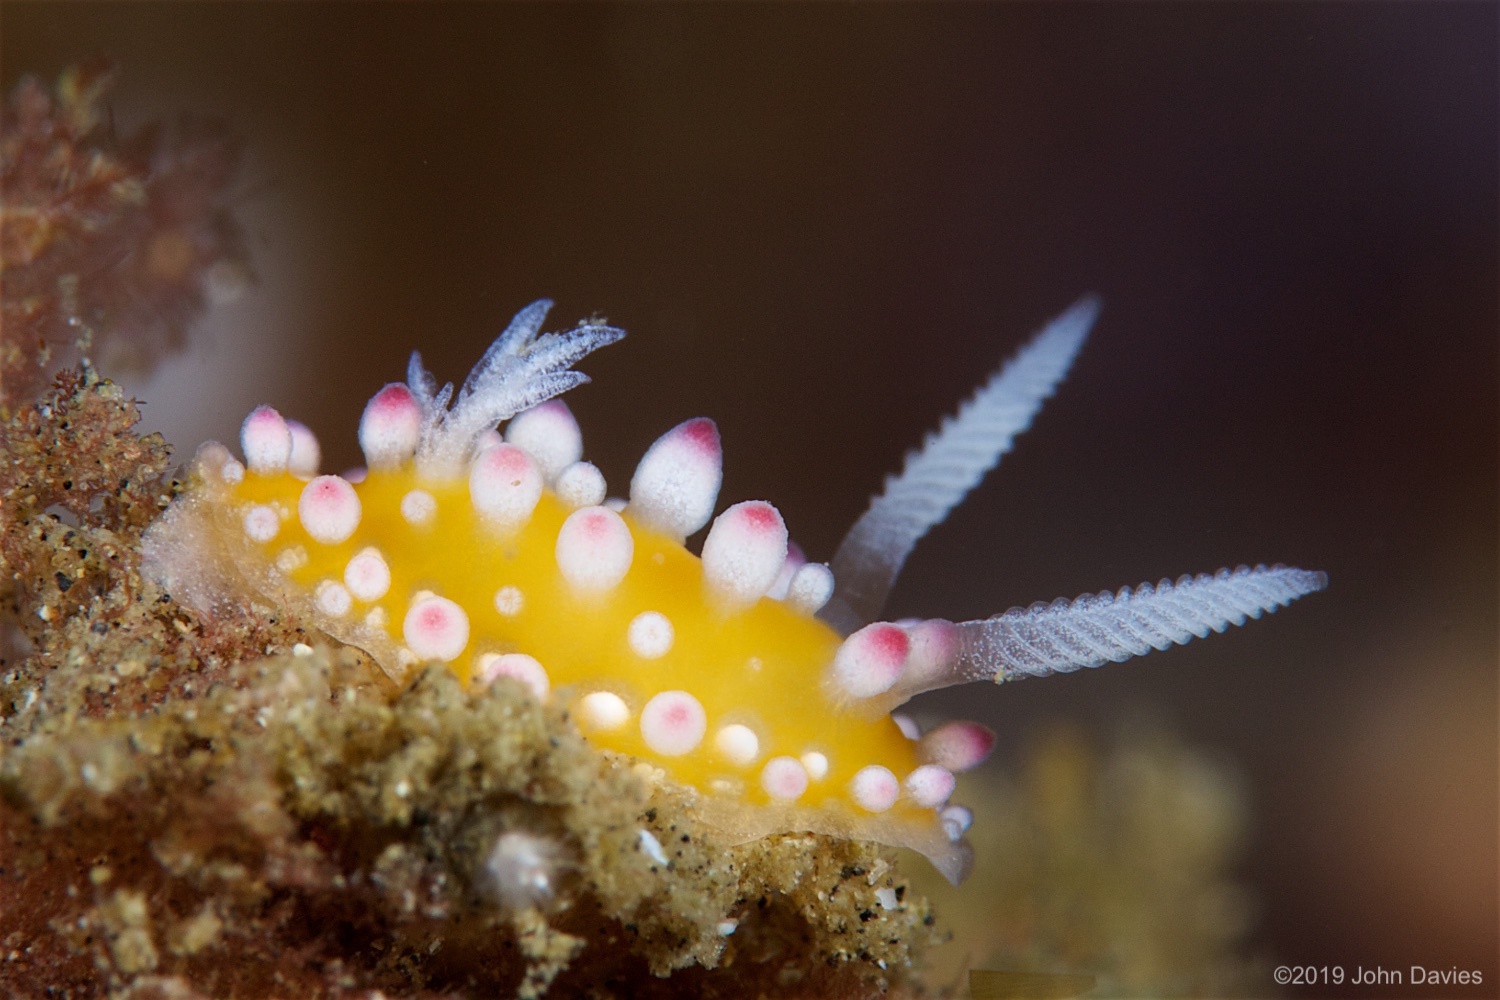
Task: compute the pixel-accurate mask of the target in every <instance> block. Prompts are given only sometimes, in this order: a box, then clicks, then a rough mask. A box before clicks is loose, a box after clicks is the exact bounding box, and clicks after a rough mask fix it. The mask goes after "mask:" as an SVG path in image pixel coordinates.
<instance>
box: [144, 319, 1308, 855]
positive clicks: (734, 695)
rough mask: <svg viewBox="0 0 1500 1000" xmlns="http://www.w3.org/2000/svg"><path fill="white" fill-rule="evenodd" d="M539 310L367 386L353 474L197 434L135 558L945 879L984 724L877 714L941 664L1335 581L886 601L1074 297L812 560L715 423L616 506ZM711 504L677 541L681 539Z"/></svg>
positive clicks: (279, 445) (588, 341)
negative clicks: (492, 692)
mask: <svg viewBox="0 0 1500 1000" xmlns="http://www.w3.org/2000/svg"><path fill="white" fill-rule="evenodd" d="M550 305H551V303H550V302H547V301H540V302H536V303H533V304H532V305H531V306H528V307H527V308H526V309H524V310H522V311H521V312H520V313H519V314H518V315H517V316H516V318H515V319H514V320H513V321H512V322H511V324H510V326H509V327H508V328H507V329H506V330H505V332H504V333H502V334H501V335H500V337H499V338H498V339H497V340H496V341H495V343H494V344H493V345H492V346H491V347H490V348H489V350H488V351H487V352H486V354H485V355H484V357H483V358H482V359H481V360H480V362H479V364H478V365H477V366H476V367H475V368H474V370H473V372H472V373H471V374H470V375H469V378H468V380H467V381H466V382H465V383H464V385H463V387H462V389H460V390H459V392H458V394H457V396H456V398H455V397H454V394H453V387H452V385H445V386H444V387H443V388H442V389H438V388H437V386H436V382H435V380H434V379H433V377H432V375H431V374H430V373H429V372H427V371H426V369H425V368H423V366H422V363H421V358H420V356H419V355H416V354H413V356H412V360H411V364H410V366H409V370H408V374H407V380H406V382H405V383H392V384H390V385H387V386H386V387H385V388H383V389H381V390H380V391H379V392H378V393H377V394H376V395H375V396H374V398H373V399H371V400H370V402H369V404H368V406H366V408H365V412H364V415H363V417H362V418H361V420H360V425H359V442H360V446H361V448H362V449H363V451H364V454H365V460H366V464H367V468H365V469H363V470H359V471H357V472H354V473H351V474H348V475H346V476H334V475H320V474H319V470H318V462H319V457H318V451H319V449H318V444H317V441H316V439H315V438H314V437H313V435H312V434H311V433H310V432H309V431H308V430H307V429H306V428H305V427H303V426H302V425H300V424H297V423H295V422H293V421H289V420H287V419H285V418H283V417H282V416H281V415H280V414H279V413H277V412H276V411H275V410H273V409H271V408H269V407H265V406H262V407H259V408H257V409H256V410H255V411H254V412H252V413H251V414H250V415H249V416H248V417H247V418H246V419H245V422H244V425H243V428H242V430H241V450H242V453H243V455H244V462H243V463H241V462H240V461H238V460H236V459H235V458H234V457H232V456H231V455H230V453H229V451H228V449H226V448H225V447H224V446H222V445H220V444H217V443H213V442H210V443H208V444H206V445H204V446H203V447H202V448H200V449H199V452H198V455H197V458H196V463H197V472H198V477H199V482H200V485H199V486H197V487H196V488H195V489H193V490H191V491H189V492H188V493H186V494H184V495H183V496H182V497H180V498H179V499H178V500H176V501H175V502H174V504H173V506H172V507H171V508H170V509H169V510H168V511H167V512H166V513H165V514H164V515H163V516H162V517H161V518H160V519H159V520H158V521H157V522H156V524H154V525H153V526H152V528H151V530H150V531H149V532H148V534H147V537H146V540H145V565H146V571H147V573H148V574H149V575H150V576H151V577H152V578H154V579H156V580H157V581H158V582H160V583H161V584H163V585H164V586H165V587H166V588H167V590H168V591H169V592H170V593H171V594H172V596H173V597H174V598H176V599H177V600H178V601H180V602H183V603H185V604H187V605H189V606H192V607H194V608H196V609H198V610H199V611H201V612H205V613H210V614H213V613H224V612H226V611H229V610H231V609H232V608H234V607H235V606H237V605H238V604H239V603H240V602H241V601H242V599H243V598H244V597H245V596H247V595H248V594H250V593H252V592H253V593H255V594H258V595H260V596H261V597H263V598H268V599H271V600H273V601H275V602H278V603H279V604H282V605H284V606H287V607H291V608H294V609H296V610H297V611H298V612H299V613H300V614H302V615H304V616H306V617H307V618H308V619H310V620H311V621H312V622H314V623H316V624H317V625H318V627H319V628H321V629H323V630H324V631H326V632H327V633H328V634H329V635H331V636H333V637H335V638H337V639H339V640H340V641H342V642H345V643H350V644H352V645H355V646H358V647H360V648H362V649H364V650H366V651H368V652H369V653H370V654H371V655H372V656H373V657H374V658H375V659H376V660H377V661H378V662H379V663H380V665H381V666H382V667H383V668H384V669H385V670H386V671H387V672H388V673H389V674H391V676H393V677H395V678H397V679H401V678H403V677H405V676H406V675H407V673H408V671H409V670H411V668H412V667H413V666H414V665H416V664H419V663H422V662H428V661H440V662H442V663H444V664H447V665H448V666H449V667H450V668H451V669H452V670H453V671H454V673H456V674H457V675H458V676H459V677H461V678H462V679H464V680H465V681H466V682H467V683H469V684H471V685H483V684H491V683H494V682H495V681H496V679H497V678H500V677H509V678H513V679H514V680H516V681H518V682H520V683H521V684H522V685H524V686H525V687H526V688H527V689H529V690H530V691H531V692H532V693H533V694H534V695H535V696H536V697H538V698H560V699H563V700H564V702H565V703H566V704H567V705H568V706H569V708H570V711H571V713H572V715H573V718H574V719H576V721H577V723H578V725H579V727H580V728H581V729H582V731H583V732H584V733H585V734H586V735H587V736H588V738H589V740H590V741H592V742H593V743H595V745H597V746H599V747H601V748H604V749H607V750H611V751H616V752H621V753H625V754H630V755H632V756H634V757H636V758H639V759H640V760H642V761H646V762H649V763H650V764H652V765H655V766H657V767H660V768H661V769H662V770H663V771H665V772H666V773H667V774H668V775H669V776H670V777H671V778H672V779H674V780H675V781H677V782H679V783H682V784H684V785H688V786H691V787H694V788H696V789H698V790H699V792H700V793H701V799H700V803H701V809H702V812H703V814H704V816H705V817H706V818H707V819H708V820H709V821H710V822H711V823H713V824H714V825H716V826H717V827H718V828H719V829H721V830H722V831H723V832H724V833H725V834H726V835H727V836H729V837H730V838H731V839H735V840H739V841H744V840H750V839H754V838H757V837H761V836H765V835H768V834H771V833H775V832H782V831H793V830H811V831H813V832H816V833H823V834H829V835H833V836H839V837H848V838H861V839H868V840H875V841H879V842H882V843H886V844H894V845H901V846H907V847H912V848H915V849H917V850H919V851H921V852H922V853H923V854H925V855H926V856H927V857H929V858H930V859H931V860H932V861H933V863H934V864H935V865H936V866H937V867H938V869H939V870H940V871H942V872H943V873H944V874H945V875H946V876H947V877H948V878H950V879H952V880H953V881H955V882H956V881H958V880H959V879H960V878H962V876H963V874H964V872H965V871H966V869H967V867H968V865H969V864H970V858H971V852H970V850H969V848H968V845H967V844H966V842H965V839H964V833H965V831H966V829H967V828H968V825H969V822H970V813H969V811H968V810H967V809H965V808H964V807H963V806H959V805H954V804H951V802H950V797H951V795H952V793H953V790H954V783H955V779H954V774H955V772H959V771H963V770H965V769H967V768H971V767H974V766H975V765H977V764H978V763H979V762H980V761H981V760H983V759H984V757H985V756H986V754H988V752H989V750H990V748H991V746H992V744H993V742H994V735H993V734H992V733H990V732H989V731H988V730H986V729H985V728H984V727H982V726H980V725H978V724H977V723H972V722H950V723H947V724H945V725H942V726H938V727H937V728H935V729H933V730H932V731H930V732H927V733H925V734H924V733H920V732H918V731H917V730H916V727H915V726H914V724H913V723H912V722H911V720H910V719H908V718H905V717H903V716H899V715H896V716H893V715H892V714H891V710H892V709H893V708H895V707H897V706H898V705H900V704H901V703H902V702H904V701H906V700H907V699H908V698H910V697H911V696H912V695H914V694H917V693H919V692H922V691H927V690H931V689H933V688H938V687H944V686H948V685H952V684H959V683H964V682H967V681H973V680H980V679H989V680H994V681H1005V680H1013V679H1017V678H1020V677H1025V676H1028V675H1041V674H1048V673H1053V672H1056V671H1065V670H1073V669H1076V668H1078V667H1092V666H1099V665H1101V664H1103V663H1105V662H1107V661H1110V660H1123V659H1126V658H1128V657H1130V656H1134V655H1139V654H1141V653H1145V652H1147V651H1148V650H1150V649H1152V648H1156V649H1164V648H1166V647H1167V646H1170V645H1173V644H1175V643H1182V642H1186V641H1187V640H1188V639H1189V638H1190V637H1191V636H1193V635H1199V636H1202V635H1206V634H1207V633H1208V632H1209V631H1210V630H1213V631H1223V630H1224V628H1225V627H1226V626H1227V625H1228V624H1229V623H1231V622H1233V623H1235V624H1240V623H1243V621H1244V620H1245V618H1246V617H1247V616H1249V617H1258V616H1259V615H1260V613H1261V612H1262V611H1267V610H1274V609H1275V608H1277V607H1279V606H1281V605H1283V604H1286V603H1288V602H1290V601H1292V600H1293V599H1295V598H1297V597H1300V596H1302V595H1303V594H1307V593H1309V592H1311V591H1314V590H1319V589H1321V588H1322V587H1323V586H1324V585H1325V584H1326V578H1325V577H1324V575H1323V574H1321V573H1314V572H1308V571H1304V570H1299V569H1291V568H1287V567H1282V566H1276V567H1273V568H1270V569H1267V568H1265V567H1263V566H1258V567H1256V568H1255V569H1253V570H1252V569H1246V568H1244V567H1241V568H1239V569H1237V570H1234V571H1233V572H1230V571H1226V570H1221V571H1220V572H1219V573H1218V574H1216V575H1212V576H1210V575H1200V576H1198V577H1195V578H1189V577H1183V578H1181V579H1179V580H1178V581H1177V582H1176V583H1171V582H1169V581H1162V582H1161V583H1160V584H1157V585H1156V586H1155V587H1153V586H1151V585H1150V584H1143V585H1141V586H1140V587H1138V588H1136V589H1135V590H1133V591H1132V590H1131V589H1130V588H1128V587H1127V588H1124V589H1122V590H1120V591H1119V592H1117V593H1113V594H1111V593H1108V592H1105V593H1100V594H1098V595H1085V596H1083V597H1080V598H1078V599H1077V600H1075V601H1072V602H1069V601H1064V600H1059V601H1056V602H1054V603H1052V604H1050V605H1042V604H1037V605H1033V606H1032V607H1031V608H1030V609H1025V610H1022V609H1012V610H1011V611H1008V612H1006V613H1005V614H1002V615H998V616H996V617H994V618H990V619H986V620H982V621H972V622H964V623H961V624H955V623H953V622H949V621H945V620H941V619H933V620H927V621H897V622H887V621H878V620H876V619H877V618H878V616H879V614H880V611H881V608H882V606H883V605H884V603H885V597H886V595H887V593H888V592H889V591H890V588H891V585H892V584H893V583H894V581H895V579H896V575H897V573H898V571H899V570H900V568H901V565H902V563H903V562H904V561H905V559H906V556H907V555H908V554H909V553H910V551H911V549H912V547H913V546H914V545H915V543H916V542H917V540H918V539H920V538H921V537H922V535H923V534H925V533H926V532H927V530H928V529H930V528H931V527H932V526H934V525H935V524H937V523H938V522H940V521H941V520H942V519H943V518H944V517H945V516H946V515H947V513H948V511H949V510H951V509H952V508H953V506H954V505H955V504H957V503H958V502H959V501H960V500H961V499H962V498H963V497H964V495H965V494H967V493H968V491H969V490H970V489H972V488H973V487H974V486H975V485H976V484H977V483H978V482H979V480H980V479H981V478H982V477H983V476H984V474H985V473H986V472H987V471H988V470H989V469H990V468H992V467H993V466H994V465H995V464H996V463H997V462H998V461H999V458H1000V456H1001V455H1003V454H1004V453H1005V452H1006V451H1007V450H1009V448H1010V445H1011V442H1012V440H1013V439H1014V437H1015V435H1016V434H1018V433H1019V432H1021V431H1022V430H1024V429H1025V428H1026V427H1027V426H1029V424H1030V422H1031V419H1032V417H1033V416H1034V415H1035V413H1036V411H1037V410H1038V409H1039V407H1040V405H1041V403H1042V401H1043V400H1045V399H1046V398H1047V397H1048V396H1050V395H1051V393H1052V391H1053V390H1054V389H1055V387H1056V386H1057V384H1058V383H1059V382H1060V381H1061V380H1062V378H1063V376H1064V374H1065V373H1066V371H1067V369H1068V366H1069V365H1070V364H1071V362H1072V359H1073V357H1074V355H1075V354H1076V353H1077V351H1078V349H1079V347H1080V346H1081V344H1082V343H1083V339H1084V337H1085V335H1086V334H1087V332H1088V330H1089V328H1090V326H1091V325H1092V323H1093V320H1094V317H1095V315H1096V313H1097V305H1096V303H1095V302H1094V301H1093V300H1092V299H1084V300H1082V301H1080V302H1079V303H1078V304H1077V305H1075V306H1074V307H1072V308H1071V309H1069V310H1068V311H1067V312H1065V313H1064V314H1063V315H1062V316H1060V317H1059V318H1057V319H1056V320H1054V321H1053V322H1052V323H1051V324H1049V325H1048V326H1047V327H1045V328H1044V329H1043V330H1042V331H1041V332H1040V333H1039V334H1038V335H1037V336H1036V337H1035V338H1034V339H1033V340H1032V341H1031V342H1030V343H1029V344H1028V345H1027V346H1025V347H1024V348H1023V349H1022V350H1021V351H1020V352H1019V353H1018V354H1017V355H1016V357H1015V358H1013V359H1012V360H1011V361H1010V362H1009V363H1008V364H1007V365H1005V366H1004V367H1003V368H1002V369H1001V370H1000V371H999V372H998V373H996V375H995V376H994V377H992V378H991V379H990V380H989V382H987V383H986V384H985V385H984V386H983V387H981V388H980V389H979V391H978V392H977V393H976V394H975V395H974V396H973V397H972V398H971V399H970V400H969V401H968V402H967V403H965V404H964V406H963V407H962V408H960V410H959V411H958V413H957V414H955V415H954V416H953V417H951V418H949V419H948V420H947V421H945V422H944V424H943V426H942V427H941V428H940V429H939V430H938V431H937V432H935V433H934V434H932V435H931V436H929V437H928V439H927V441H926V442H925V444H924V445H923V447H922V448H921V449H920V450H918V451H916V452H914V453H912V454H911V455H910V456H909V457H908V458H907V461H906V466H905V468H904V469H903V471H902V472H901V473H900V474H899V475H897V476H893V477H892V478H891V479H890V480H889V481H888V482H887V483H886V487H885V491H884V492H883V493H882V494H881V495H880V496H879V497H877V498H876V499H875V500H874V501H873V502H872V504H871V506H870V509H869V510H868V512H867V513H866V514H865V515H864V516H863V517H861V518H860V519H859V521H858V522H857V523H856V524H855V525H854V527H853V528H852V529H851V531H850V532H849V535H848V537H847V538H846V539H845V541H844V542H843V544H842V545H841V546H840V548H839V549H838V551H837V553H836V554H835V555H834V557H833V559H832V562H831V567H830V565H824V564H821V563H816V562H807V561H805V560H804V559H803V557H802V556H801V554H800V552H799V551H798V550H797V548H796V547H795V546H793V545H790V544H789V542H788V537H787V529H786V525H785V524H784V523H783V521H782V518H781V515H780V513H778V512H777V510H776V508H775V507H773V506H772V505H771V504H769V503H765V502H763V501H759V500H753V501H747V502H743V503H737V504H734V505H733V506H731V507H729V508H728V509H726V510H724V511H722V512H720V513H719V515H718V516H717V517H716V518H715V517H714V516H713V514H714V509H715V504H716V501H717V498H718V492H719V485H720V481H721V457H722V456H721V450H720V442H719V434H718V430H717V428H716V427H715V425H714V424H713V422H712V421H711V420H708V419H705V418H698V419H694V420H689V421H687V422H685V423H683V424H680V425H678V426H677V427H675V428H673V429H672V430H670V431H668V432H667V433H666V434H665V435H663V436H662V437H661V438H660V439H659V440H658V441H657V442H656V443H655V444H654V445H652V446H651V448H650V449H649V450H648V451H647V452H646V454H645V456H644V457H643V458H642V459H641V462H640V465H639V466H638V467H637V469H636V471H635V475H634V477H633V478H632V479H631V482H630V489H629V497H628V500H618V499H610V498H608V497H607V489H606V484H605V482H604V478H603V476H602V475H601V474H600V472H599V470H598V469H597V468H595V467H594V466H593V465H591V464H590V463H588V462H586V461H584V460H583V444H582V438H581V435H580V432H579V428H578V425H577V423H576V422H575V421H574V419H573V417H572V414H571V413H570V412H569V411H568V408H567V406H566V405H565V404H564V403H563V402H562V401H561V400H559V399H556V398H554V397H556V396H558V395H559V394H560V393H562V392H564V391H565V390H567V389H568V388H570V387H572V386H574V385H577V384H578V383H580V382H582V381H584V380H585V376H583V375H582V374H580V373H577V372H574V371H572V370H571V366H572V365H573V364H574V363H575V362H576V361H578V360H579V359H580V358H582V357H583V356H584V355H586V354H588V353H589V352H591V351H593V350H595V349H597V348H599V347H603V346H605V345H607V344H610V343H613V342H614V341H616V340H618V339H620V338H621V337H622V336H623V335H624V334H623V332H622V331H620V330H617V329H614V328H612V327H608V326H603V325H599V324H583V325H580V326H578V327H577V328H575V329H573V330H570V331H567V332H563V333H552V334H546V335H540V336H539V332H540V330H541V325H542V321H543V318H544V317H545V315H546V312H547V309H548V308H549V307H550ZM450 401H452V406H451V408H450V405H449V404H450ZM507 421H508V423H506V426H505V429H504V432H503V434H502V433H501V432H500V431H499V430H497V427H498V426H499V425H500V424H502V423H504V422H507ZM710 520H712V525H711V526H709V529H708V533H707V535H706V537H705V538H704V540H703V543H702V549H701V556H700V555H694V554H693V553H692V552H691V551H689V550H688V548H686V547H685V545H684V542H685V540H686V539H687V538H688V537H689V536H691V535H693V534H694V533H696V532H697V531H699V530H700V529H702V528H703V527H705V526H707V525H709V522H710Z"/></svg>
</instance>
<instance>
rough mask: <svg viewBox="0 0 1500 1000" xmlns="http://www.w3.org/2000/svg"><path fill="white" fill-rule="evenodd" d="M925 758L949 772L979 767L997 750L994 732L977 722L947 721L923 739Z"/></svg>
mask: <svg viewBox="0 0 1500 1000" xmlns="http://www.w3.org/2000/svg"><path fill="white" fill-rule="evenodd" d="M920 747H921V752H922V759H923V760H925V761H927V762H928V763H929V764H936V765H938V766H939V767H945V768H947V769H948V770H950V771H967V770H969V769H970V768H973V767H978V766H979V765H980V764H982V763H983V762H984V759H985V758H986V757H988V756H989V755H990V751H991V750H993V749H995V733H994V730H991V729H988V728H986V727H984V726H981V725H980V724H979V723H977V722H947V723H944V724H943V725H941V726H938V727H937V728H936V729H934V730H933V731H932V732H930V733H928V734H927V735H926V736H923V737H922V740H921V743H920Z"/></svg>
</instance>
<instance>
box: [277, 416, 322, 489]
mask: <svg viewBox="0 0 1500 1000" xmlns="http://www.w3.org/2000/svg"><path fill="white" fill-rule="evenodd" d="M286 429H287V430H288V431H290V432H291V435H292V453H291V455H290V456H289V457H288V458H287V463H286V469H287V471H288V472H290V473H291V474H292V475H294V476H299V477H301V478H303V479H311V478H312V477H313V476H316V475H317V474H318V465H319V463H321V462H322V461H323V449H322V448H321V447H319V446H318V438H317V435H315V434H313V432H312V431H311V430H310V429H309V428H308V426H307V425H306V424H304V423H301V422H299V421H296V420H288V421H287V422H286Z"/></svg>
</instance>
